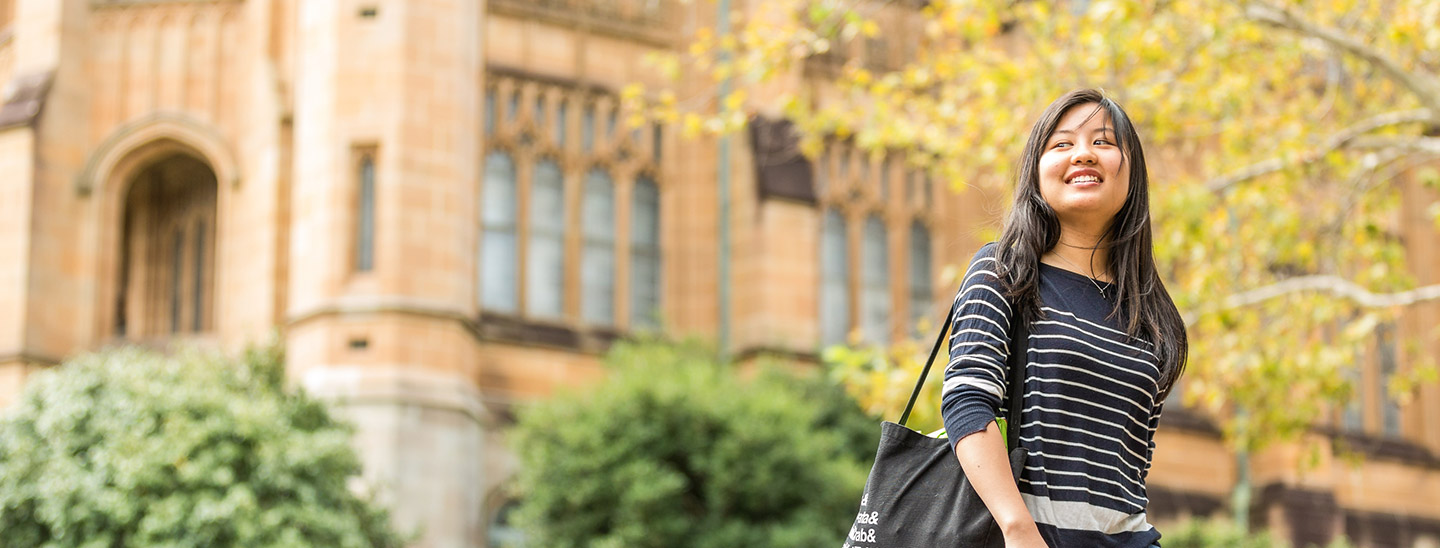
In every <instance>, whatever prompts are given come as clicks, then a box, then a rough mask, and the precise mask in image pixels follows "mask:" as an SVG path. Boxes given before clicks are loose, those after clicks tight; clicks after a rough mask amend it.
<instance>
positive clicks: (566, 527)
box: [513, 343, 879, 548]
mask: <svg viewBox="0 0 1440 548" xmlns="http://www.w3.org/2000/svg"><path fill="white" fill-rule="evenodd" d="M606 362H607V364H608V366H609V371H608V375H607V377H606V379H605V380H604V381H602V382H600V383H599V384H597V385H590V386H587V387H585V388H584V390H583V391H577V392H570V393H564V394H561V395H559V396H557V397H554V398H552V399H550V400H548V401H544V402H542V403H539V404H536V405H534V406H533V407H530V408H527V409H525V410H523V412H522V413H521V415H520V420H519V425H518V427H517V428H516V429H515V431H514V432H513V436H514V438H513V439H514V447H515V449H516V451H517V452H518V453H519V455H520V460H521V467H520V468H521V472H520V474H519V477H518V480H517V484H518V485H517V487H518V491H519V495H520V496H521V497H522V499H521V504H520V507H519V509H518V511H517V521H518V522H519V523H520V525H521V526H522V527H523V528H525V529H526V530H527V532H528V535H529V537H530V540H531V544H530V545H532V546H538V547H545V548H579V547H595V548H620V547H624V548H684V547H696V548H735V547H740V546H764V547H776V548H779V547H817V548H819V547H825V548H834V547H835V546H839V545H840V544H841V543H842V542H843V540H844V537H845V531H846V530H847V528H848V526H849V524H850V522H852V521H853V520H854V516H855V511H856V509H857V508H858V505H859V501H860V494H861V490H862V489H863V487H864V482H865V475H866V473H867V472H868V465H869V460H870V458H871V456H872V455H873V452H874V449H875V443H876V441H877V440H878V435H879V424H878V423H877V422H875V421H873V420H871V419H869V418H866V417H865V416H864V415H863V414H862V413H861V412H860V410H859V408H858V407H857V406H856V405H855V404H854V403H853V401H851V400H850V399H849V398H848V397H847V396H845V395H844V393H843V392H842V391H841V389H840V388H839V387H837V386H833V385H831V384H829V383H827V382H825V381H823V380H821V379H820V378H819V377H818V375H808V376H799V377H797V376H792V375H788V374H783V373H779V372H776V370H774V369H765V370H763V371H761V372H759V373H757V374H755V375H753V377H754V378H752V379H749V380H742V379H741V378H740V376H739V375H737V374H736V373H735V371H734V370H733V368H732V366H731V365H729V364H719V363H716V361H715V360H714V352H713V351H711V350H709V349H707V348H704V347H703V346H700V345H697V344H676V345H671V344H662V343H619V344H617V345H616V346H615V347H614V348H613V349H612V351H611V352H610V353H609V355H608V356H607V359H606Z"/></svg>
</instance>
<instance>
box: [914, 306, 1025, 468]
mask: <svg viewBox="0 0 1440 548" xmlns="http://www.w3.org/2000/svg"><path fill="white" fill-rule="evenodd" d="M957 306H960V301H959V300H958V299H957V300H956V301H955V303H953V304H951V305H950V312H949V313H947V314H945V323H944V324H943V325H942V326H941V327H940V335H939V336H938V337H936V338H935V347H934V348H931V349H930V359H927V360H925V368H924V369H922V370H921V371H920V379H919V380H917V381H915V391H913V392H911V393H910V402H909V403H906V404H905V412H904V413H902V414H901V415H900V426H905V421H907V420H909V419H910V411H911V409H913V408H914V407H915V400H917V399H919V398H920V388H921V387H922V386H925V377H926V376H928V375H929V374H930V365H931V364H933V363H935V356H937V355H939V354H940V346H941V344H943V343H944V342H945V334H946V333H948V332H949V331H950V323H951V321H952V320H953V319H954V317H955V307H957ZM1028 327H1029V326H1027V325H1025V321H1024V320H1023V319H1021V318H1019V317H1014V318H1010V348H1009V350H1010V359H1009V360H1008V361H1007V365H1008V367H1009V372H1008V373H1007V374H1006V379H1005V384H1006V386H1008V387H1009V391H1008V392H1009V396H1010V398H1009V399H1010V405H1009V406H1008V409H1009V412H1008V413H1006V414H1005V417H1006V422H1007V423H1008V424H1007V427H1006V429H1005V433H1006V435H1005V447H1006V449H1010V448H1014V447H1018V446H1019V442H1020V405H1021V400H1020V385H1021V384H1024V380H1025V377H1024V375H1023V372H1024V371H1025V358H1026V354H1027V353H1028V350H1029V344H1028V343H1029V339H1030V334H1029V329H1028Z"/></svg>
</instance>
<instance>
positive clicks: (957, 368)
mask: <svg viewBox="0 0 1440 548" xmlns="http://www.w3.org/2000/svg"><path fill="white" fill-rule="evenodd" d="M998 270H999V269H998V268H997V264H996V262H995V259H994V258H993V245H992V246H986V247H985V248H982V249H981V250H980V252H979V253H977V254H976V255H975V258H974V259H972V260H971V262H970V267H969V269H968V271H967V272H966V273H965V279H964V283H963V284H962V285H961V288H960V291H959V293H957V294H956V296H955V312H954V314H955V316H954V322H953V325H954V329H953V331H952V333H951V335H950V363H949V365H948V366H947V367H946V368H945V389H944V392H943V395H942V396H941V409H940V413H941V415H942V416H943V418H944V419H945V429H946V431H947V432H949V435H950V439H951V440H955V441H953V443H954V449H955V456H956V457H957V458H958V459H959V460H960V466H961V468H963V469H964V470H965V476H966V477H967V478H969V479H970V482H971V485H972V486H973V487H974V488H975V491H976V493H977V494H978V495H980V500H982V501H983V502H984V503H985V506H986V508H988V509H989V510H990V513H991V515H993V516H994V517H995V520H996V522H997V523H999V524H1000V526H1001V529H1002V530H1003V531H1004V532H1005V539H1006V545H1007V546H1016V547H1019V546H1023V547H1032V546H1033V547H1040V548H1043V547H1044V546H1045V543H1044V541H1043V540H1041V538H1040V533H1039V530H1038V529H1037V528H1036V527H1035V521H1034V519H1033V518H1032V517H1031V515H1030V511H1029V510H1028V509H1026V508H1025V504H1024V502H1023V501H1022V499H1021V498H1020V490H1019V489H1018V488H1016V486H1015V482H1013V481H1011V479H1010V478H1011V475H1010V459H1009V458H1008V456H1007V455H1006V454H1005V438H1004V437H1003V436H1001V435H1000V427H999V425H997V424H996V423H995V416H996V414H997V413H998V411H999V409H1000V404H1001V398H1002V397H1004V395H1005V390H1006V388H1007V373H1008V372H1009V357H1010V348H1009V345H1010V334H1009V333H1010V320H1011V315H1012V314H1011V309H1010V303H1009V302H1008V301H1007V299H1005V297H1004V291H1003V288H1002V287H1001V284H1000V283H999V278H998V275H997V274H996V272H997V271H998ZM1019 427H1020V425H1018V424H1016V425H1012V426H1011V428H1019Z"/></svg>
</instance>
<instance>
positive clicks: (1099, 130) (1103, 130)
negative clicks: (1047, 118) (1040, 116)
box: [1051, 127, 1115, 137]
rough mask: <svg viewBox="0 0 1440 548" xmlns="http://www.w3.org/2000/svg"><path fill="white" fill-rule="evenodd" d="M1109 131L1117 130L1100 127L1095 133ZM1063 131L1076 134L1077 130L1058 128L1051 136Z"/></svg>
mask: <svg viewBox="0 0 1440 548" xmlns="http://www.w3.org/2000/svg"><path fill="white" fill-rule="evenodd" d="M1107 131H1108V132H1110V133H1115V130H1113V129H1111V128H1108V127H1101V128H1100V129H1097V130H1095V133H1105V132H1107ZM1061 133H1069V134H1071V135H1074V134H1075V130H1073V129H1057V130H1055V133H1052V134H1051V137H1054V136H1055V135H1059V134H1061Z"/></svg>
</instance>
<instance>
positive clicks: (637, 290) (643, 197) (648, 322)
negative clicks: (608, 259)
mask: <svg viewBox="0 0 1440 548" xmlns="http://www.w3.org/2000/svg"><path fill="white" fill-rule="evenodd" d="M632 199H633V204H632V206H631V208H630V218H631V222H630V326H631V327H632V328H638V329H655V328H658V327H660V287H661V286H660V188H659V186H657V185H656V184H655V181H654V180H652V179H650V177H648V176H645V175H641V176H640V177H638V178H636V179H635V191H634V193H633V196H632Z"/></svg>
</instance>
